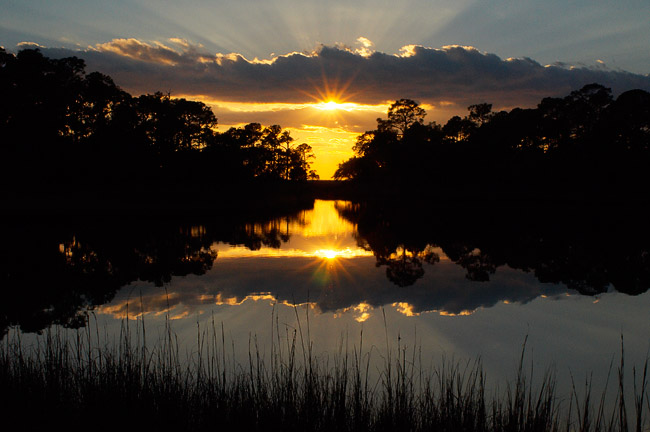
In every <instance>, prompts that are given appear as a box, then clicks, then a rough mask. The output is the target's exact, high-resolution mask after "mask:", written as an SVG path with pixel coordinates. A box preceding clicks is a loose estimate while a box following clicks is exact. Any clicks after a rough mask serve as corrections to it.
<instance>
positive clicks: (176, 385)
mask: <svg viewBox="0 0 650 432" xmlns="http://www.w3.org/2000/svg"><path fill="white" fill-rule="evenodd" d="M296 318H297V325H296V327H295V328H292V327H288V326H284V327H283V326H281V325H280V324H279V322H278V320H277V318H276V319H275V321H274V329H273V333H274V337H273V341H272V344H271V356H270V359H268V360H267V359H266V358H265V357H264V355H263V353H262V350H261V349H260V346H259V345H260V344H259V342H258V339H257V337H256V336H253V335H251V337H250V339H249V341H248V343H249V349H248V362H247V364H246V363H239V362H237V361H236V360H235V347H234V342H232V341H231V342H227V340H226V335H225V331H224V327H223V324H218V323H216V322H215V321H214V318H213V319H212V321H211V322H210V323H209V325H208V326H207V328H205V327H204V328H201V326H200V325H199V324H198V323H197V334H196V345H195V349H194V350H193V351H191V352H185V353H184V354H182V353H181V349H180V348H179V346H180V345H179V341H178V338H177V336H176V335H175V333H174V332H173V330H172V326H171V324H170V322H169V319H167V321H166V325H165V330H164V332H162V335H159V336H158V337H156V338H153V339H154V340H153V341H152V340H150V339H152V337H151V336H150V335H147V332H146V326H145V323H144V319H139V320H138V321H136V324H133V322H132V321H131V320H129V319H125V320H124V321H123V322H122V324H121V330H120V333H119V335H117V336H114V337H111V336H109V335H108V334H107V332H105V331H104V332H101V330H100V328H99V325H97V321H96V320H95V322H94V323H92V322H89V323H88V325H87V326H86V327H84V328H82V329H79V330H76V331H72V332H70V331H66V330H60V329H50V330H47V331H46V332H45V333H44V334H43V335H41V336H40V337H39V338H38V340H37V343H35V344H27V343H25V342H24V341H23V340H22V336H21V334H20V333H19V332H17V331H15V332H11V333H10V334H9V335H7V336H6V337H5V339H4V341H3V344H2V350H1V353H0V389H1V390H0V391H1V394H2V396H1V398H2V399H1V400H0V402H1V404H2V405H1V406H2V410H3V411H4V412H5V414H4V415H3V420H5V421H7V422H10V421H12V420H17V421H18V422H19V423H18V424H22V425H23V426H22V427H21V429H22V430H30V429H42V428H49V429H52V428H53V427H54V426H63V427H64V429H65V430H81V429H100V430H116V429H117V430H123V429H125V428H128V429H136V430H137V429H143V428H146V430H182V431H186V430H219V431H228V430H241V431H248V430H251V431H256V430H258V431H262V430H264V431H272V430H283V431H337V432H343V431H504V432H505V431H507V432H510V431H580V432H587V431H594V432H596V431H632V430H634V431H637V432H640V431H644V430H648V429H647V425H646V418H647V417H648V412H649V411H650V403H648V390H647V370H648V360H646V361H645V364H644V365H643V368H642V369H641V370H637V369H636V368H633V369H632V373H633V383H634V384H633V385H634V389H633V398H632V399H633V400H632V401H631V404H630V401H629V400H627V399H626V397H625V394H626V393H625V392H626V390H625V385H624V384H625V382H626V381H625V376H624V373H625V364H624V360H623V358H624V351H623V344H622V343H621V360H620V364H619V365H618V367H617V370H616V371H614V372H616V373H614V374H612V371H613V363H612V365H611V367H610V374H609V377H610V378H611V376H612V375H614V376H615V378H616V379H617V380H618V385H616V386H612V387H615V389H614V392H615V395H614V397H615V403H614V404H613V406H612V404H607V403H606V396H608V388H607V387H608V386H607V385H606V386H605V389H603V390H602V392H601V393H599V394H598V395H597V397H596V401H597V402H596V403H594V402H593V400H594V396H595V390H593V389H592V384H591V379H590V378H589V379H587V380H586V381H585V388H584V390H579V389H578V387H579V386H578V385H576V383H575V382H572V388H573V391H572V393H571V395H570V397H569V398H567V399H568V400H566V399H564V400H563V399H561V398H560V397H558V392H557V387H556V384H557V382H556V377H555V375H554V373H553V372H552V371H547V372H545V373H544V374H543V376H542V377H541V380H538V381H540V382H539V383H538V384H535V385H533V369H532V366H531V367H530V370H526V369H527V368H525V367H524V366H525V342H524V345H523V347H522V354H521V359H520V361H519V367H518V370H517V371H516V376H515V378H514V380H513V381H512V382H508V383H505V387H504V388H503V389H501V390H495V391H493V392H490V393H488V391H487V390H486V387H487V386H486V376H485V373H484V371H483V368H482V364H481V361H480V359H476V360H472V361H466V362H459V361H453V360H447V359H442V361H441V362H440V364H438V365H437V366H432V367H425V366H424V361H423V359H422V352H421V350H420V349H419V348H417V347H411V348H407V347H406V346H405V345H403V343H402V340H401V337H399V336H398V339H397V344H396V346H392V345H391V342H394V341H390V340H389V338H388V332H386V335H387V336H386V351H385V352H383V353H379V352H378V351H373V349H372V348H371V349H365V348H364V346H363V334H361V337H360V339H359V340H360V342H359V345H358V346H353V347H350V346H349V342H348V341H347V339H345V338H342V340H341V342H340V344H339V347H338V350H337V351H336V353H334V355H332V356H329V357H319V356H316V355H315V354H314V352H315V348H316V347H314V345H313V341H312V340H311V337H310V330H309V319H308V316H307V317H306V319H300V317H299V316H298V311H297V309H296ZM301 321H302V322H303V323H301ZM621 342H622V341H621ZM373 356H375V357H373ZM371 360H372V361H371ZM376 362H377V363H378V364H380V365H381V366H380V367H379V369H378V370H375V371H373V370H372V369H373V368H374V367H375V365H376ZM374 372H377V373H374ZM608 381H609V378H608Z"/></svg>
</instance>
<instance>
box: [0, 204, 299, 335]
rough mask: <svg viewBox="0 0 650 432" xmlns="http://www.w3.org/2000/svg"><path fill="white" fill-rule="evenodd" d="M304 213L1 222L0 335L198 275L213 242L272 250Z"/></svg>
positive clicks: (76, 316)
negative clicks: (132, 289)
mask: <svg viewBox="0 0 650 432" xmlns="http://www.w3.org/2000/svg"><path fill="white" fill-rule="evenodd" d="M303 210H304V209H301V208H296V209H293V210H291V211H290V212H289V213H286V214H284V215H282V216H281V217H279V216H278V215H275V214H267V215H264V214H257V215H250V214H249V215H238V216H237V217H236V218H235V217H233V218H225V219H221V220H219V219H211V220H201V221H200V222H195V221H191V220H188V221H179V220H176V219H174V220H170V219H151V220H149V219H147V220H143V219H131V220H128V219H122V220H120V221H116V220H115V219H100V220H93V221H89V220H84V221H62V220H58V221H47V222H44V221H43V220H41V219H37V218H33V219H30V220H24V219H22V220H20V221H12V222H11V223H7V224H5V225H4V229H3V232H2V236H3V240H4V244H5V247H4V248H2V250H1V252H0V290H1V291H2V294H1V295H2V301H0V332H1V333H0V334H4V333H5V332H6V331H7V329H8V328H9V327H11V326H19V327H20V328H21V329H22V330H24V331H30V332H34V331H40V330H43V329H45V328H47V327H48V326H50V325H52V324H61V325H65V326H69V327H78V326H83V325H84V324H85V322H86V319H87V316H88V313H89V311H91V310H92V309H93V308H94V307H95V306H99V305H102V304H105V303H108V302H110V301H111V300H112V299H113V298H114V296H115V294H116V293H117V291H118V290H120V289H121V288H123V287H125V286H126V285H129V284H131V283H133V282H138V281H141V282H148V283H152V284H154V285H156V286H159V287H163V286H164V285H165V284H167V283H169V282H170V281H171V280H172V278H173V277H178V276H187V275H203V274H205V273H206V271H208V270H210V269H211V268H212V266H213V264H214V262H215V260H216V259H217V252H216V250H214V249H213V248H211V246H212V245H213V244H214V243H216V242H221V243H228V244H230V245H233V246H234V245H239V246H244V247H247V248H248V249H250V250H258V249H260V248H261V247H263V246H267V247H274V248H278V247H280V245H281V244H282V243H283V242H286V241H288V239H289V236H290V234H289V232H288V231H287V227H288V225H289V223H298V224H300V223H304V211H303ZM134 308H135V309H137V299H134Z"/></svg>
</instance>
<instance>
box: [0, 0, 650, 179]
mask: <svg viewBox="0 0 650 432" xmlns="http://www.w3.org/2000/svg"><path fill="white" fill-rule="evenodd" d="M0 9H1V10H2V14H0V46H4V47H5V49H7V50H9V51H11V52H16V51H18V50H20V49H22V48H27V47H33V46H38V47H40V48H41V50H42V51H43V52H44V53H45V54H46V55H48V56H51V57H62V56H70V55H76V56H78V57H81V58H83V59H84V60H86V64H87V71H89V72H90V71H94V70H98V71H100V72H102V73H105V74H108V75H110V76H111V77H113V79H114V80H115V82H116V83H117V84H118V85H119V86H120V87H122V88H123V89H124V90H126V91H128V92H130V93H131V94H133V95H140V94H143V93H152V92H155V91H163V92H169V93H171V95H172V96H174V97H185V98H187V99H192V100H201V101H203V102H205V103H206V104H208V105H210V106H211V107H212V109H213V111H214V112H215V115H216V116H217V118H218V120H219V130H220V131H225V130H227V129H228V128H229V127H231V126H241V125H243V124H246V123H249V122H258V123H262V124H263V125H270V124H280V125H281V126H283V127H285V128H287V129H288V130H289V131H290V132H291V135H292V136H293V137H294V138H295V139H296V143H300V142H306V143H308V144H310V145H311V146H312V147H313V148H314V152H315V155H316V160H315V163H314V168H315V169H316V170H317V171H318V173H319V174H320V175H321V178H329V177H330V176H331V175H332V174H333V172H334V170H335V169H336V166H337V164H338V163H339V162H342V161H343V160H345V159H347V158H348V157H349V156H351V154H352V153H351V148H352V146H353V145H354V142H355V139H356V136H358V135H359V134H360V133H362V132H364V131H366V130H371V129H373V128H374V127H375V126H376V119H377V118H378V117H384V116H385V113H386V110H387V109H388V107H389V105H390V103H391V102H394V101H395V100H397V99H400V98H410V99H414V100H416V101H418V102H419V103H420V104H422V106H423V107H424V108H425V109H426V110H427V113H428V115H427V117H426V119H425V120H427V121H436V122H438V123H442V124H444V123H445V122H446V121H447V120H448V119H449V118H450V117H451V116H453V115H461V116H462V115H465V114H466V113H467V107H468V106H469V105H471V104H475V103H481V102H487V103H492V104H493V108H494V109H495V110H509V109H512V108H514V107H517V106H519V107H534V106H536V105H537V103H539V101H540V100H541V99H542V98H543V97H546V96H564V95H567V94H568V93H569V92H571V91H572V90H577V89H579V88H581V87H582V86H583V85H585V84H589V83H593V82H598V83H600V84H603V85H605V86H607V87H610V88H611V89H612V92H613V94H614V95H615V96H616V95H618V94H620V93H621V92H623V91H625V90H630V89H633V88H641V89H644V90H648V91H650V20H649V19H648V17H650V1H648V0H629V1H624V2H614V1H600V0H591V1H586V0H578V1H555V0H546V1H529V0H522V1H512V0H510V1H506V0H456V1H441V0H405V1H400V2H394V1H380V0H360V1H349V0H345V1H342V0H332V1H316V0H301V1H298V0H265V1H262V0H239V1H214V0H213V1H208V0H188V1H178V0H177V1H167V0H158V1H153V0H133V1H126V0H113V1H111V2H106V1H99V0H58V1H51V0H49V1H45V0H19V1H13V0H0ZM328 102H329V103H328Z"/></svg>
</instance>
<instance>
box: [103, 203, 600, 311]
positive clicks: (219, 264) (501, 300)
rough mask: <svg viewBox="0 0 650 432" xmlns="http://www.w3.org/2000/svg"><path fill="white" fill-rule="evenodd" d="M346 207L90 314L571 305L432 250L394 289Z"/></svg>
mask: <svg viewBox="0 0 650 432" xmlns="http://www.w3.org/2000/svg"><path fill="white" fill-rule="evenodd" d="M350 205H352V204H351V203H348V202H343V201H323V200H316V201H315V203H314V206H313V209H310V210H305V211H302V212H300V213H299V214H298V215H297V216H294V217H291V218H279V219H274V220H271V221H268V222H264V223H255V224H248V225H245V227H244V230H245V231H246V232H247V234H248V235H250V236H259V235H262V233H264V232H275V233H279V238H281V239H282V241H278V242H277V243H272V244H271V245H269V244H266V245H263V244H262V245H257V246H256V247H253V248H251V247H250V245H249V246H243V245H241V244H230V243H223V242H215V243H213V244H212V246H211V247H210V249H211V250H212V251H214V252H216V256H217V259H216V260H215V262H214V264H213V266H212V268H211V269H209V270H208V271H207V273H206V274H204V275H200V276H199V275H187V276H184V277H176V278H173V280H172V281H171V283H170V284H169V285H167V286H165V287H164V290H161V288H160V287H153V286H147V284H143V283H133V284H131V285H130V286H129V287H126V288H125V289H123V290H122V291H121V292H119V293H118V294H117V295H116V298H115V300H114V301H113V302H112V303H111V304H110V305H106V306H102V307H100V308H99V309H98V310H99V312H100V313H107V314H111V315H113V316H115V317H123V316H124V313H125V311H126V309H127V303H129V302H131V301H132V300H133V292H134V290H137V291H138V292H139V294H138V297H140V296H141V298H142V305H141V308H142V309H143V311H145V312H151V313H154V314H156V313H161V312H170V313H171V316H172V317H185V316H191V315H196V314H201V313H204V312H205V311H206V310H209V308H210V307H211V306H214V305H231V306H234V305H241V304H243V303H245V302H247V301H249V300H250V301H259V300H264V301H269V302H271V303H279V304H286V305H300V304H310V305H312V307H313V309H314V311H315V312H317V313H327V314H329V315H331V316H333V317H336V316H339V315H340V314H342V313H346V312H350V313H351V314H353V315H354V317H355V319H356V320H357V321H365V320H367V319H368V318H369V317H370V316H371V315H372V314H375V313H377V311H378V310H379V309H380V308H382V307H384V306H389V307H391V308H393V309H394V310H396V311H397V312H399V313H401V314H402V315H404V316H417V315H420V314H423V313H436V314H439V315H445V316H457V315H470V314H473V313H475V312H476V311H477V310H481V309H485V308H491V307H494V306H496V305H499V304H505V305H508V304H526V303H529V302H531V301H532V300H535V299H538V298H541V299H547V300H549V301H550V299H558V298H563V297H565V296H570V295H577V293H576V292H575V291H573V290H570V289H568V288H567V287H566V286H564V285H562V284H555V283H541V282H539V280H538V279H537V278H536V277H535V275H534V274H533V273H530V272H523V271H520V270H515V269H512V268H510V267H508V266H501V267H498V268H497V269H496V271H495V272H494V274H491V275H490V278H489V280H487V281H480V282H477V281H476V280H470V279H469V278H468V274H467V272H466V269H465V268H463V267H461V266H460V265H458V263H456V262H453V261H451V260H450V259H449V258H448V257H447V256H446V255H445V253H444V252H443V251H442V249H441V248H439V247H437V246H435V245H430V246H427V248H426V251H428V252H426V253H429V254H431V255H433V256H434V257H435V260H431V261H430V262H427V261H426V260H424V261H423V262H420V261H418V262H417V264H418V266H417V267H416V269H417V270H418V271H420V273H419V274H418V275H417V277H416V278H413V280H409V283H407V284H403V285H399V284H398V285H397V286H396V283H395V281H394V280H391V272H392V271H395V270H394V268H392V267H391V266H390V264H391V263H392V262H391V263H389V265H385V261H386V258H385V257H383V256H382V257H379V255H378V252H376V251H373V250H372V249H370V247H369V245H368V244H367V242H366V241H365V240H364V239H363V238H361V237H360V236H359V234H358V232H357V230H356V226H355V225H354V224H353V223H352V222H350V221H349V220H347V219H345V218H343V217H342V216H341V214H340V212H339V210H341V209H349V208H350V207H349V206H350ZM203 230H204V228H203V227H201V226H197V227H193V228H192V229H191V232H192V233H195V234H196V235H200V234H201V233H202V232H203ZM423 254H424V252H421V253H420V256H421V255H423ZM413 258H414V255H413V252H411V251H408V250H405V249H402V248H399V247H398V248H397V249H396V250H395V252H393V253H392V254H391V255H390V256H389V257H388V259H392V260H393V261H395V262H397V263H398V264H399V263H400V262H401V261H400V260H402V259H405V260H406V261H407V264H409V263H411V264H412V262H411V261H412V260H413ZM602 295H606V294H601V296H602ZM598 298H599V297H598V296H596V297H592V298H590V300H589V301H593V300H598Z"/></svg>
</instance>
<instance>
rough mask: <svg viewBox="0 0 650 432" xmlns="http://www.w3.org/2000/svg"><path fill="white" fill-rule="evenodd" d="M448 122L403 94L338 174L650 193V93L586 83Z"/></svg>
mask: <svg viewBox="0 0 650 432" xmlns="http://www.w3.org/2000/svg"><path fill="white" fill-rule="evenodd" d="M468 111H469V113H468V115H467V116H465V117H463V118H461V117H460V116H454V117H452V118H450V119H449V120H448V121H447V123H446V124H444V125H443V126H440V125H437V124H435V123H429V124H425V123H424V121H423V119H424V116H425V114H426V113H425V112H424V110H423V109H422V108H421V107H420V106H419V105H418V104H417V103H416V102H414V101H411V100H408V99H400V100H398V101H396V102H395V103H394V104H393V105H391V107H390V108H389V110H388V113H387V119H386V120H382V119H377V129H375V130H371V131H366V132H365V133H363V134H361V135H360V136H359V137H358V139H357V142H356V144H355V146H354V147H353V151H354V157H353V158H351V159H349V160H347V161H345V162H343V163H341V164H340V165H339V168H338V170H337V171H336V173H335V178H336V179H339V180H342V179H348V180H355V181H357V182H365V183H368V184H370V183H373V184H375V185H376V186H377V187H378V188H386V187H387V185H393V186H396V187H397V188H398V189H399V190H400V191H402V192H407V193H408V192H410V191H420V192H422V191H426V190H438V191H445V190H448V191H449V190H451V191H456V192H457V193H465V194H467V193H470V194H472V195H474V196H478V195H481V196H484V197H487V196H493V195H494V194H495V193H496V194H504V193H508V194H510V195H512V194H513V193H525V194H527V195H531V194H537V195H547V196H566V194H569V195H571V196H572V197H576V196H579V195H582V196H594V197H595V196H599V195H608V194H609V195H610V196H611V194H614V193H620V192H621V191H635V192H636V193H644V194H645V193H646V192H647V191H648V187H649V186H650V184H648V181H647V179H645V177H644V176H643V172H644V168H643V167H644V166H646V165H647V163H648V162H650V115H649V113H650V93H648V92H645V91H643V90H630V91H627V92H624V93H622V94H621V95H619V96H618V98H616V99H614V98H613V97H612V95H611V91H610V89H608V88H606V87H603V86H602V85H599V84H595V83H594V84H588V85H585V86H584V87H582V88H581V89H580V90H576V91H573V92H571V93H570V94H569V95H568V96H566V97H564V98H544V99H543V100H542V101H541V102H540V103H539V105H538V106H537V108H533V109H521V108H515V109H512V110H511V111H509V112H506V111H500V112H493V111H492V105H491V104H488V103H479V104H475V105H471V106H469V107H468Z"/></svg>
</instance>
